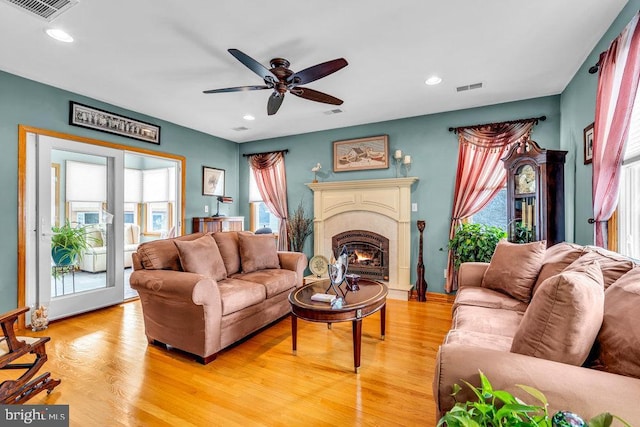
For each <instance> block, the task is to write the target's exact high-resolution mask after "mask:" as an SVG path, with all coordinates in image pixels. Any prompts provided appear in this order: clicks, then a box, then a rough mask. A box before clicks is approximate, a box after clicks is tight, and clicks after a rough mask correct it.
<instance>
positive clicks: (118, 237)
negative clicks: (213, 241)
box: [18, 126, 185, 320]
mask: <svg viewBox="0 0 640 427" xmlns="http://www.w3.org/2000/svg"><path fill="white" fill-rule="evenodd" d="M19 157H20V161H19V171H20V177H21V179H20V180H19V186H20V188H19V195H20V200H22V201H23V203H19V205H20V209H21V211H23V214H22V215H20V218H21V221H20V222H19V233H20V237H19V251H18V252H19V269H18V270H19V278H18V300H19V301H18V304H19V305H20V306H23V305H29V306H35V305H46V306H48V308H49V318H50V319H52V320H53V319H56V318H62V317H67V316H70V315H74V314H78V313H82V312H86V311H90V310H93V309H96V308H100V307H105V306H109V305H114V304H118V303H120V302H122V301H124V300H125V299H127V298H131V297H135V296H136V294H135V292H134V291H132V290H131V289H130V287H129V286H128V281H129V280H128V279H129V275H130V274H131V270H132V262H131V254H132V253H133V252H135V250H136V248H137V245H138V244H140V243H141V242H143V241H148V240H153V239H157V238H164V237H168V236H169V235H170V234H172V235H180V234H181V229H182V223H183V218H184V208H183V206H184V200H183V187H184V186H183V182H184V163H185V161H184V158H183V157H181V156H175V155H167V154H164V153H156V152H150V151H148V150H136V149H135V148H134V149H132V148H131V147H127V146H120V145H116V144H111V143H107V142H103V141H98V140H92V139H87V138H82V137H76V136H73V135H67V134H59V133H55V132H50V131H46V130H41V129H34V128H27V127H23V126H21V127H20V153H19ZM22 177H24V178H23V179H22ZM145 182H146V185H145ZM61 229H66V231H69V230H73V231H75V232H78V231H79V230H81V234H82V235H83V236H84V242H85V244H84V247H83V248H82V250H81V251H80V252H81V254H80V255H79V256H78V257H77V258H75V259H73V260H71V262H66V263H65V262H60V261H59V260H57V259H54V257H53V256H52V239H53V240H54V241H55V240H56V238H57V237H56V235H57V234H59V233H60V232H61ZM62 231H64V230H62Z"/></svg>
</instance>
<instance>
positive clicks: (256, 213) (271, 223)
mask: <svg viewBox="0 0 640 427" xmlns="http://www.w3.org/2000/svg"><path fill="white" fill-rule="evenodd" d="M249 207H250V215H249V223H250V224H249V227H250V229H251V231H256V230H257V229H258V228H262V227H269V228H270V229H271V230H273V232H274V233H277V232H278V224H279V222H278V217H277V216H275V215H274V214H272V213H271V211H270V210H269V208H268V207H267V205H266V204H265V203H264V202H263V201H262V197H261V196H260V191H259V190H258V186H257V185H256V180H255V178H254V176H253V171H251V170H250V171H249Z"/></svg>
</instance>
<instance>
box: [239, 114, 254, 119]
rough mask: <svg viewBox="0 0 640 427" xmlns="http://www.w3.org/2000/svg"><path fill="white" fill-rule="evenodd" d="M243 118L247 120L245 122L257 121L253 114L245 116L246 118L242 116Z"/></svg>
mask: <svg viewBox="0 0 640 427" xmlns="http://www.w3.org/2000/svg"><path fill="white" fill-rule="evenodd" d="M242 118H243V119H245V120H255V119H256V118H255V117H253V116H252V115H251V114H245V115H244V116H242Z"/></svg>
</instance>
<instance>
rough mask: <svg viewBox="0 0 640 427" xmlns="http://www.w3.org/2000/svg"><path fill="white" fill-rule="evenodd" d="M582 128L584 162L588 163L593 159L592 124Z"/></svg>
mask: <svg viewBox="0 0 640 427" xmlns="http://www.w3.org/2000/svg"><path fill="white" fill-rule="evenodd" d="M594 124H595V123H591V124H590V125H589V126H587V127H586V128H584V164H585V165H588V164H589V163H591V162H592V161H593V125H594Z"/></svg>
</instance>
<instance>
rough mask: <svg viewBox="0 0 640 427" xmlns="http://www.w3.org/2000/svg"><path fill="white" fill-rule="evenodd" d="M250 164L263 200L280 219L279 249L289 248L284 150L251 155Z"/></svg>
mask: <svg viewBox="0 0 640 427" xmlns="http://www.w3.org/2000/svg"><path fill="white" fill-rule="evenodd" d="M249 166H250V167H251V171H252V173H253V176H254V177H255V179H256V185H257V186H258V191H260V196H261V197H262V201H263V202H264V204H266V205H267V207H268V208H269V210H270V211H271V213H273V214H274V215H275V216H276V217H278V219H279V220H280V224H279V226H278V250H281V251H286V250H288V248H289V235H288V234H287V223H286V220H287V212H289V208H288V206H287V175H286V173H285V167H284V152H282V151H279V152H275V153H261V154H253V155H251V156H249Z"/></svg>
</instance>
